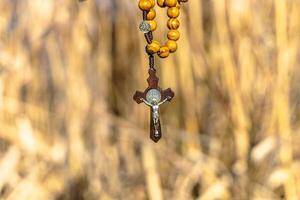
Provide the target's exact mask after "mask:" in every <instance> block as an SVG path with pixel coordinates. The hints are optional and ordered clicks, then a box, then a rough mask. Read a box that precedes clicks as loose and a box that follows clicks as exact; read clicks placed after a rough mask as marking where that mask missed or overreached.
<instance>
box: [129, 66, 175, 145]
mask: <svg viewBox="0 0 300 200" xmlns="http://www.w3.org/2000/svg"><path fill="white" fill-rule="evenodd" d="M148 73H149V77H148V79H147V82H148V88H146V90H145V91H144V92H140V91H136V92H135V94H134V96H133V99H134V100H135V101H136V102H137V103H138V104H140V103H145V104H146V105H147V106H149V107H150V109H151V110H150V111H151V112H150V138H151V139H152V140H153V141H154V142H158V141H159V140H160V138H161V136H162V133H161V126H160V119H159V106H160V105H162V104H163V103H165V102H166V101H171V100H172V98H173V97H174V92H173V91H172V90H171V88H168V89H166V90H161V88H160V87H158V81H159V79H158V78H157V76H156V70H155V69H154V68H150V69H149V71H148Z"/></svg>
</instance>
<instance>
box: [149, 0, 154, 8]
mask: <svg viewBox="0 0 300 200" xmlns="http://www.w3.org/2000/svg"><path fill="white" fill-rule="evenodd" d="M149 1H150V3H151V6H152V8H153V7H154V6H155V0H149Z"/></svg>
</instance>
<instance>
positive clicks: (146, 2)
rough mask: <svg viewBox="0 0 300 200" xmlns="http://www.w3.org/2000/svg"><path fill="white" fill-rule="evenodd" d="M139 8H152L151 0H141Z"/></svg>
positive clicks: (145, 9) (147, 9)
mask: <svg viewBox="0 0 300 200" xmlns="http://www.w3.org/2000/svg"><path fill="white" fill-rule="evenodd" d="M139 8H140V9H141V10H144V11H149V10H150V9H151V8H152V4H151V2H150V0H140V1H139Z"/></svg>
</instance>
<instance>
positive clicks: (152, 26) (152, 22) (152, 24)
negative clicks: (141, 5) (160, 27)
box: [148, 20, 157, 31]
mask: <svg viewBox="0 0 300 200" xmlns="http://www.w3.org/2000/svg"><path fill="white" fill-rule="evenodd" d="M148 23H149V24H150V27H151V31H155V30H156V28H157V23H156V22H155V21H154V20H149V21H148Z"/></svg>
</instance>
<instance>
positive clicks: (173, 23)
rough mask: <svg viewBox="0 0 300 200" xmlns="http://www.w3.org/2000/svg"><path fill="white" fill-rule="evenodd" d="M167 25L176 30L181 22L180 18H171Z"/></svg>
mask: <svg viewBox="0 0 300 200" xmlns="http://www.w3.org/2000/svg"><path fill="white" fill-rule="evenodd" d="M167 25H168V28H169V29H171V30H176V29H178V28H179V26H180V22H179V20H178V19H176V18H171V19H169V20H168V23H167Z"/></svg>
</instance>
